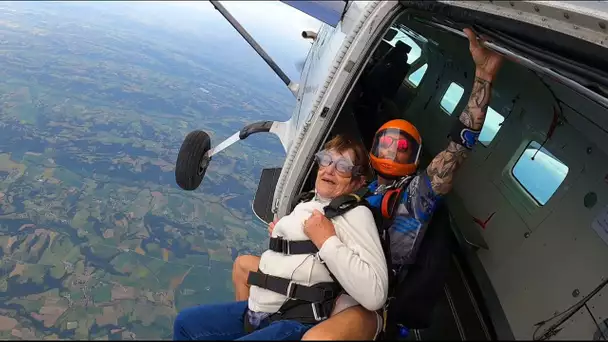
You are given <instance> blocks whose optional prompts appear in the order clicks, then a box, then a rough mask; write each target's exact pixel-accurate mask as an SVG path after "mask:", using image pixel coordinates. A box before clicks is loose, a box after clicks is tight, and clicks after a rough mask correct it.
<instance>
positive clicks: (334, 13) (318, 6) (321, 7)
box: [281, 0, 349, 27]
mask: <svg viewBox="0 0 608 342" xmlns="http://www.w3.org/2000/svg"><path fill="white" fill-rule="evenodd" d="M281 2H282V3H284V4H287V5H289V6H291V7H293V8H295V9H297V10H299V11H301V12H304V13H306V14H308V15H309V16H311V17H313V18H315V19H317V20H319V21H321V22H324V23H325V24H327V25H330V26H332V27H336V26H337V25H338V23H339V22H340V20H341V19H342V13H344V11H345V10H346V7H347V6H348V5H349V4H348V1H345V0H341V1H327V0H324V1H301V0H296V1H281Z"/></svg>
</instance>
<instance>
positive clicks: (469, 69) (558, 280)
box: [404, 22, 608, 339]
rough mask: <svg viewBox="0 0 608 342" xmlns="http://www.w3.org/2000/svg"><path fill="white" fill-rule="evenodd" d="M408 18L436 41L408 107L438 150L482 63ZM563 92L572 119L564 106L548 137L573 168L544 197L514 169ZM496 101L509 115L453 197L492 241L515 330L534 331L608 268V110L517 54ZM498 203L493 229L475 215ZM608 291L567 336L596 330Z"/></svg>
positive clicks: (463, 225) (454, 208)
mask: <svg viewBox="0 0 608 342" xmlns="http://www.w3.org/2000/svg"><path fill="white" fill-rule="evenodd" d="M408 26H409V27H410V28H411V29H413V30H415V31H416V32H418V33H419V34H421V35H423V36H425V37H427V38H429V39H432V41H434V42H437V43H438V44H437V45H436V46H435V45H430V44H428V45H430V46H429V47H428V50H429V56H428V61H427V63H428V71H427V72H426V74H425V75H424V77H423V79H422V82H421V83H420V85H419V87H418V88H419V89H418V95H417V96H416V97H415V98H414V99H413V100H412V101H411V103H410V104H409V106H408V107H407V108H404V109H405V112H406V115H405V118H407V119H408V120H410V121H412V122H413V123H414V124H415V125H416V126H417V127H418V128H419V130H420V131H421V134H422V136H423V139H424V140H423V141H424V144H425V146H426V148H427V151H428V155H430V156H432V155H435V154H436V153H437V152H439V151H441V150H442V149H443V148H444V147H445V144H446V140H445V136H446V132H447V131H448V129H449V126H450V125H451V122H452V120H455V119H456V116H457V115H458V114H459V113H460V112H461V111H462V109H463V108H464V107H465V106H466V101H467V99H468V96H469V92H470V85H471V84H472V78H471V77H472V75H473V70H474V69H473V65H472V62H471V60H470V55H469V51H468V44H466V40H465V39H464V38H461V37H457V36H454V35H452V34H450V33H447V32H441V31H437V30H436V29H432V28H430V27H428V26H424V25H422V24H420V23H414V22H410V23H409V25H408ZM423 54H424V52H423ZM452 82H454V83H456V84H459V85H460V86H461V87H462V88H463V90H464V91H463V94H462V96H461V97H460V100H459V101H458V104H457V105H456V106H455V108H454V110H453V111H452V113H451V115H450V114H448V112H447V111H446V110H445V109H444V108H442V106H441V102H442V99H443V97H444V95H445V94H446V91H447V88H448V87H450V85H451V84H452ZM549 89H551V91H550V90H549ZM404 92H405V91H404ZM557 100H559V102H561V108H562V109H563V115H564V117H565V120H562V119H561V118H560V116H559V115H558V121H561V123H560V124H559V125H558V126H557V127H556V128H555V131H554V133H553V134H552V135H551V136H550V137H549V139H548V140H547V141H546V143H545V144H544V145H543V147H544V148H545V149H546V150H548V151H549V152H550V153H551V154H553V155H554V156H555V158H556V159H558V160H560V161H561V162H562V163H563V164H565V165H566V166H567V168H568V170H567V175H566V176H565V179H564V180H563V182H562V183H561V184H560V185H559V187H558V189H557V190H556V191H555V193H554V194H553V195H552V196H550V198H549V199H548V201H547V202H546V203H544V205H541V204H539V203H538V202H537V201H536V200H535V199H534V198H533V196H532V195H531V194H530V192H529V191H528V190H526V189H525V188H524V186H522V184H521V183H520V181H519V180H518V179H517V178H516V177H515V176H514V173H513V171H512V170H513V169H514V166H515V165H516V164H517V163H518V161H519V160H520V156H521V155H522V154H523V153H524V152H525V151H526V149H527V148H528V144H529V142H530V141H536V142H538V143H543V142H544V141H545V140H546V138H547V135H548V133H549V131H550V127H551V124H552V122H553V119H554V113H555V112H554V107H555V106H557V102H558V101H557ZM490 107H492V108H493V109H494V110H495V111H496V112H497V113H499V114H500V115H501V116H503V117H504V122H503V123H502V125H500V126H499V127H500V128H499V129H498V132H497V134H496V135H495V137H494V138H493V139H492V140H491V142H489V143H488V144H487V146H485V145H483V144H478V146H477V147H476V148H475V149H474V151H473V152H472V153H471V155H470V156H469V158H468V161H467V162H466V163H465V164H464V165H463V166H462V168H461V170H460V172H459V174H458V176H457V179H456V184H455V188H454V191H453V193H452V194H450V195H449V196H448V199H447V200H448V204H449V205H450V211H451V212H452V214H453V215H454V217H455V220H456V222H457V224H458V226H459V228H460V229H461V230H462V231H463V234H464V235H465V238H466V239H467V240H469V241H473V242H476V243H477V246H479V245H485V247H486V248H480V249H479V250H478V251H477V255H478V256H479V258H480V260H481V262H482V264H483V266H484V269H485V272H487V274H488V276H489V278H490V280H491V283H492V285H493V287H494V290H495V292H496V293H497V295H498V297H499V299H500V303H501V306H502V308H503V310H504V312H505V314H506V316H507V319H508V321H509V324H510V328H511V330H512V331H513V334H514V336H515V338H518V339H520V338H523V339H528V338H531V337H532V333H533V331H534V329H535V327H534V324H535V323H537V322H539V321H541V320H544V319H546V318H549V317H551V316H552V315H553V314H554V313H555V312H559V311H563V310H565V309H567V308H568V307H569V306H571V305H572V304H574V303H575V302H577V301H579V300H580V299H581V297H582V296H583V295H585V294H587V293H589V292H591V291H592V290H593V289H594V288H595V287H596V286H597V285H598V284H599V283H600V282H601V281H602V279H604V277H606V276H607V274H606V268H605V260H606V259H607V257H608V247H607V246H606V243H605V242H604V241H603V240H602V239H601V238H600V236H599V235H598V234H597V233H596V232H595V231H594V230H593V229H592V227H591V224H592V222H593V220H594V219H595V218H596V216H597V215H598V214H600V213H601V212H602V211H603V210H605V208H606V206H607V205H608V179H607V178H606V176H607V175H608V163H607V161H608V158H607V157H608V156H607V154H606V152H607V150H606V149H607V148H608V133H607V128H608V122H606V120H607V119H606V118H608V112H607V111H606V109H605V108H602V107H600V106H599V105H597V104H595V103H593V102H591V101H589V100H588V99H586V98H584V97H582V96H580V95H578V94H577V93H575V92H574V91H572V90H570V89H569V88H567V87H565V86H563V85H560V84H557V83H556V82H554V81H552V80H549V79H542V80H541V78H540V77H539V76H538V75H536V74H535V73H533V72H531V71H530V70H527V69H525V68H523V67H522V66H520V65H517V64H515V63H513V62H511V61H506V62H505V65H504V66H503V69H502V70H501V72H500V74H499V76H498V78H497V81H496V82H495V85H494V89H493V94H492V99H491V102H490ZM558 113H559V110H558ZM594 122H595V123H594ZM537 172H540V171H537ZM546 176H547V177H549V176H550V175H546ZM589 198H593V199H595V200H594V201H593V202H595V203H593V204H590V203H587V199H589ZM492 213H495V215H494V216H493V217H492V219H491V221H490V222H489V223H488V224H487V226H486V227H485V229H482V228H481V227H480V226H479V225H478V224H476V223H475V222H474V221H473V219H472V218H473V217H475V218H479V219H482V220H485V219H486V218H488V217H489V216H490V215H491V214H492ZM573 293H578V294H579V295H577V296H573ZM602 294H603V296H600V295H602ZM606 295H608V289H604V290H603V291H602V292H600V293H599V295H597V296H596V297H595V298H594V299H592V300H591V301H590V304H589V309H590V313H589V312H587V311H586V309H584V308H582V309H581V310H580V312H579V313H577V314H576V315H575V316H573V317H572V318H571V319H570V321H569V322H568V323H567V324H566V326H565V327H564V329H563V330H562V332H560V334H559V337H560V338H584V339H591V338H592V337H593V335H594V334H596V332H597V330H598V329H597V327H596V325H595V322H594V320H595V321H597V322H602V321H603V320H604V319H606V317H608V299H605V298H606Z"/></svg>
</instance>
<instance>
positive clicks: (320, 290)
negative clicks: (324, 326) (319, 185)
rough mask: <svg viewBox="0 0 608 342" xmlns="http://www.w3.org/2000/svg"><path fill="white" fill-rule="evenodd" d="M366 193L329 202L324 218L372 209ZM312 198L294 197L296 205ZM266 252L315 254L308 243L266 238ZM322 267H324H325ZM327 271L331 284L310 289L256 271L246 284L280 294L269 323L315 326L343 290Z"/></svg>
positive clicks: (247, 324) (331, 307) (360, 192)
mask: <svg viewBox="0 0 608 342" xmlns="http://www.w3.org/2000/svg"><path fill="white" fill-rule="evenodd" d="M368 194H369V189H368V188H367V187H362V188H361V189H359V190H357V191H355V192H354V193H351V194H348V195H343V196H339V197H337V198H335V199H333V200H332V201H331V202H330V203H329V204H328V205H327V206H325V207H324V208H323V210H324V211H325V217H327V218H328V219H332V218H334V217H337V216H340V215H343V214H345V213H346V212H347V211H349V210H351V209H354V208H356V207H358V206H360V205H364V206H367V207H368V208H370V210H371V209H372V208H371V207H370V206H369V203H368V202H367V201H366V200H365V197H366V196H367V195H368ZM313 198H314V192H307V193H303V194H301V195H300V196H298V199H297V201H298V203H301V202H308V201H310V200H312V199H313ZM372 212H373V210H372ZM268 249H270V250H271V251H274V252H277V253H282V254H285V255H296V254H310V255H314V254H316V253H317V252H318V251H319V249H318V248H317V246H315V245H314V243H313V242H312V241H310V240H299V241H290V240H285V239H283V238H282V237H280V236H279V237H271V238H270V241H269V244H268ZM323 265H325V264H323ZM325 267H326V268H327V266H325ZM327 271H328V272H329V275H330V276H331V278H332V280H333V281H332V282H324V283H317V284H315V285H312V286H305V285H300V284H296V283H294V282H293V281H292V280H291V279H288V278H281V277H276V276H272V275H268V274H265V273H263V272H261V271H259V270H258V271H257V272H249V276H248V278H247V284H249V285H255V286H258V287H261V288H263V289H267V290H270V291H273V292H276V293H280V294H282V295H284V296H286V297H287V298H288V299H287V301H285V303H284V304H283V305H282V306H281V307H280V308H279V311H277V312H276V313H273V314H271V315H270V316H269V317H268V319H269V320H270V321H271V322H273V321H278V320H285V319H288V320H296V321H299V322H301V323H304V324H316V323H319V322H321V321H324V320H325V319H327V318H328V317H329V315H330V314H331V312H332V310H333V308H334V304H335V302H336V299H337V298H338V296H339V295H340V294H342V293H343V292H344V289H343V288H342V286H341V285H340V283H339V282H338V280H337V279H336V277H335V276H334V275H333V274H332V272H331V271H330V270H329V268H327ZM244 321H245V329H246V330H247V331H253V330H254V329H253V327H251V326H250V325H249V323H248V320H247V319H245V320H244Z"/></svg>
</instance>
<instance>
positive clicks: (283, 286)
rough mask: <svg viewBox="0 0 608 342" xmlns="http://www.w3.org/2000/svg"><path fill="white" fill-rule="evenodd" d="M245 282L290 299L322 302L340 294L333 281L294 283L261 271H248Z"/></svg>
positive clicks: (337, 285)
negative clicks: (307, 284) (308, 284)
mask: <svg viewBox="0 0 608 342" xmlns="http://www.w3.org/2000/svg"><path fill="white" fill-rule="evenodd" d="M247 284H249V285H255V286H258V287H260V288H263V289H266V290H270V291H272V292H276V293H280V294H282V295H284V296H286V297H287V298H290V299H299V300H303V301H305V302H308V303H323V302H326V301H328V300H332V299H334V298H336V297H338V295H339V294H340V290H341V287H340V284H337V283H334V282H327V283H318V284H315V285H312V286H306V285H300V284H296V283H294V282H293V281H291V280H289V279H287V278H281V277H276V276H272V275H269V274H265V273H263V272H261V271H257V272H249V276H248V277H247Z"/></svg>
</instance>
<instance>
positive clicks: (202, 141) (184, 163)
mask: <svg viewBox="0 0 608 342" xmlns="http://www.w3.org/2000/svg"><path fill="white" fill-rule="evenodd" d="M210 148H211V139H210V138H209V135H208V134H207V133H205V132H203V131H192V132H190V133H188V135H187V136H186V139H184V142H183V143H182V147H181V148H180V149H179V154H178V155H177V162H176V165H175V182H176V183H177V185H179V187H180V188H182V189H184V190H188V191H192V190H194V189H196V188H198V186H199V185H200V184H201V181H202V180H203V177H205V172H206V171H207V166H208V165H209V157H207V156H206V155H205V154H206V153H207V151H209V149H210Z"/></svg>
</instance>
